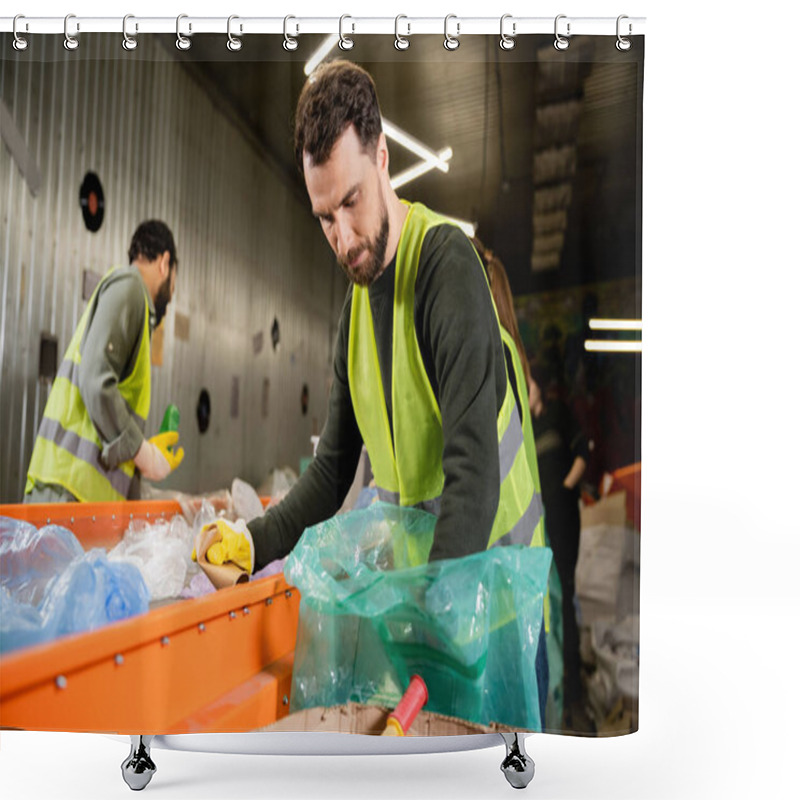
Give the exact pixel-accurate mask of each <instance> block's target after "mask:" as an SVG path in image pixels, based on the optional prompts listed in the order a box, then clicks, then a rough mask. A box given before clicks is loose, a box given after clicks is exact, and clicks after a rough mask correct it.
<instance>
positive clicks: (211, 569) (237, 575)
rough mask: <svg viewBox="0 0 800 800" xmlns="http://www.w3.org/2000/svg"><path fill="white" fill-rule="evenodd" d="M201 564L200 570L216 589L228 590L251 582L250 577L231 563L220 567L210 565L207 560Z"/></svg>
mask: <svg viewBox="0 0 800 800" xmlns="http://www.w3.org/2000/svg"><path fill="white" fill-rule="evenodd" d="M199 563H200V569H202V570H203V572H205V574H206V575H208V579H209V580H210V581H211V583H213V584H214V588H215V589H227V588H228V587H229V586H236V585H237V584H239V583H247V582H248V581H249V580H250V576H249V575H248V574H247V573H246V572H245V571H244V570H243V569H240V568H239V567H237V566H236V564H231V563H230V562H227V563H225V564H220V565H217V564H210V563H209V562H208V561H206V560H205V558H203V559H202V560H201V561H200V562H199Z"/></svg>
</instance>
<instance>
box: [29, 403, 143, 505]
mask: <svg viewBox="0 0 800 800" xmlns="http://www.w3.org/2000/svg"><path fill="white" fill-rule="evenodd" d="M38 435H39V436H41V437H42V439H47V441H49V442H52V443H53V444H55V445H58V447H62V448H63V449H64V450H66V451H67V452H68V453H71V454H72V455H73V456H75V458H77V459H79V460H81V461H85V462H86V463H87V464H88V465H89V466H91V467H93V468H94V469H95V470H97V472H99V473H100V474H101V475H102V476H103V477H104V478H105V479H106V480H107V481H108V482H109V483H110V484H111V485H112V486H113V487H114V490H115V491H116V492H119V494H121V495H122V496H123V497H127V496H128V492H129V491H130V488H131V478H130V477H128V475H126V474H125V473H124V472H123V471H122V470H121V469H112V470H107V469H105V467H103V465H102V464H101V463H100V452H101V451H100V448H99V447H98V446H97V445H96V444H95V443H94V442H90V441H89V440H88V439H84V438H82V437H81V436H78V434H77V433H73V432H72V431H68V430H67V429H66V428H64V427H63V426H62V425H61V423H60V422H58V420H55V419H50V418H49V417H42V424H41V425H40V426H39V434H38Z"/></svg>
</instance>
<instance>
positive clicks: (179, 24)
mask: <svg viewBox="0 0 800 800" xmlns="http://www.w3.org/2000/svg"><path fill="white" fill-rule="evenodd" d="M123 20H124V21H123ZM232 20H235V24H234V25H233V32H235V34H236V35H237V36H242V35H246V34H247V35H250V34H274V35H281V36H283V35H290V36H292V37H298V36H302V35H303V34H310V33H317V34H319V33H327V34H339V35H340V36H344V35H347V36H349V35H359V34H388V35H402V36H415V35H425V34H428V35H442V34H444V35H446V36H450V37H452V38H457V37H458V36H472V35H485V34H494V33H496V34H499V35H504V36H506V37H508V38H511V37H513V36H522V35H527V34H543V33H549V34H553V33H554V32H555V33H556V34H558V35H560V36H563V37H565V38H566V37H568V36H575V35H583V36H617V37H620V36H622V37H628V36H639V35H643V34H644V28H645V18H644V17H627V16H625V15H622V16H621V17H619V18H616V17H570V16H567V15H564V14H559V15H558V16H557V17H555V18H554V17H514V16H512V15H510V14H505V15H503V17H502V18H501V17H459V16H458V15H455V14H449V15H448V16H447V17H446V18H442V17H407V16H405V15H400V16H398V17H351V16H349V15H344V16H342V17H303V16H292V15H290V16H287V17H236V16H232V17H193V16H190V15H188V14H181V15H180V16H179V17H178V18H175V17H137V16H134V15H132V14H128V15H126V16H125V17H124V18H123V17H81V16H78V15H74V14H69V15H67V17H27V16H25V15H22V14H19V15H17V16H16V17H13V16H12V17H0V33H13V32H16V33H17V34H18V35H20V36H23V35H25V34H57V33H60V34H62V35H64V34H65V32H66V33H67V34H68V35H69V36H78V35H79V34H83V33H117V32H118V33H120V34H122V33H123V26H124V32H125V33H126V34H127V35H129V36H135V35H138V34H142V33H176V31H178V32H179V33H180V34H182V35H184V36H191V35H194V34H198V33H222V34H224V33H228V34H229V35H230V33H231V21H232Z"/></svg>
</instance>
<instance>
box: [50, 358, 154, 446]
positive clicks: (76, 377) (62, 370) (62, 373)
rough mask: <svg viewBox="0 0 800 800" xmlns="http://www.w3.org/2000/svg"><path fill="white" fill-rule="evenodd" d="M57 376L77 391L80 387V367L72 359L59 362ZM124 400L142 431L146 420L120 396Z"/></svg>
mask: <svg viewBox="0 0 800 800" xmlns="http://www.w3.org/2000/svg"><path fill="white" fill-rule="evenodd" d="M56 377H57V378H66V379H67V380H68V381H69V382H70V383H71V384H72V385H73V386H74V387H75V388H76V389H77V390H78V391H80V389H81V384H80V378H81V367H80V364H76V363H75V362H74V361H70V360H69V359H68V358H65V359H64V360H63V361H62V362H61V366H60V367H59V368H58V374H57V375H56ZM122 399H123V400H124V401H125V406H126V408H127V409H128V411H129V413H130V415H131V416H132V417H133V418H134V420H135V421H136V424H137V425H138V426H139V430H140V431H141V432H142V433H144V425H145V422H146V421H147V420H145V419H144V417H140V416H139V415H138V414H137V413H136V412H135V411H134V410H133V409H132V408H131V406H130V403H128V401H127V400H125V398H124V397H123V398H122Z"/></svg>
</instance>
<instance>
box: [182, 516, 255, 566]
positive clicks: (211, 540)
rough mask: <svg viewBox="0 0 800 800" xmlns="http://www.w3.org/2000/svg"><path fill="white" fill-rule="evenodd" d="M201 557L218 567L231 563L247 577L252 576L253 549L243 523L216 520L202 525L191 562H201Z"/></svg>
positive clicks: (240, 521) (251, 539)
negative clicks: (227, 562)
mask: <svg viewBox="0 0 800 800" xmlns="http://www.w3.org/2000/svg"><path fill="white" fill-rule="evenodd" d="M203 557H205V559H206V561H208V562H209V563H210V564H217V565H219V564H224V563H225V562H226V561H231V562H233V563H234V564H236V566H237V567H239V568H240V569H243V570H244V571H245V572H246V573H247V574H248V575H252V574H253V564H254V563H255V548H254V547H253V537H252V536H251V535H250V531H249V530H247V525H246V524H245V521H244V520H243V519H238V520H236V522H230V521H229V520H225V519H218V520H215V521H214V522H209V523H208V524H207V525H204V526H203V527H202V529H201V530H200V532H199V533H198V534H197V536H195V539H194V550H192V561H201V560H202V559H203Z"/></svg>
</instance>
